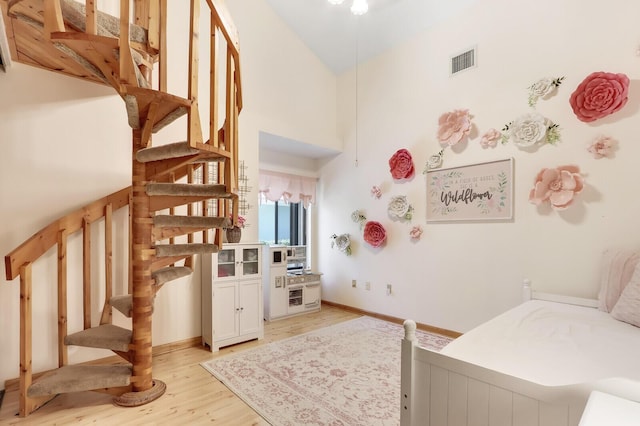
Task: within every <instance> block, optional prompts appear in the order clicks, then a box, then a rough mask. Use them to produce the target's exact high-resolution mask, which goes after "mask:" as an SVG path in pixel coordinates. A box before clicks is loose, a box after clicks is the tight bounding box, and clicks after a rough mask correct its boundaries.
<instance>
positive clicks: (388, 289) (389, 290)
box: [387, 284, 391, 296]
mask: <svg viewBox="0 0 640 426" xmlns="http://www.w3.org/2000/svg"><path fill="white" fill-rule="evenodd" d="M387 296H391V284H387Z"/></svg>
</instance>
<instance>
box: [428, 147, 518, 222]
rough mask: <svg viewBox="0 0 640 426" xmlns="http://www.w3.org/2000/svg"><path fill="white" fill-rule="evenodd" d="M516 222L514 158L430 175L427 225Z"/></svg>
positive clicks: (450, 169) (431, 171) (433, 172)
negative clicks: (462, 222)
mask: <svg viewBox="0 0 640 426" xmlns="http://www.w3.org/2000/svg"><path fill="white" fill-rule="evenodd" d="M511 219H513V158H509V159H506V160H497V161H491V162H487V163H479V164H471V165H468V166H461V167H451V168H448V169H435V170H429V171H427V222H454V221H500V220H504V221H507V220H511Z"/></svg>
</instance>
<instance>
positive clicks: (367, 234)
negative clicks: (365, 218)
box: [363, 220, 387, 248]
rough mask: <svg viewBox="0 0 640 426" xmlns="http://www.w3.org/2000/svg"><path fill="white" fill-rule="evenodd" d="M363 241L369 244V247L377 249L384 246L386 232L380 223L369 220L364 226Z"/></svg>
mask: <svg viewBox="0 0 640 426" xmlns="http://www.w3.org/2000/svg"><path fill="white" fill-rule="evenodd" d="M363 233H364V240H365V241H366V242H367V243H369V245H370V246H371V247H375V248H378V247H380V246H382V244H384V242H385V240H386V239H387V231H385V229H384V226H382V224H381V223H380V222H376V221H373V220H370V221H369V222H367V223H366V225H364V232H363Z"/></svg>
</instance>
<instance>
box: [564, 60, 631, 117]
mask: <svg viewBox="0 0 640 426" xmlns="http://www.w3.org/2000/svg"><path fill="white" fill-rule="evenodd" d="M628 94H629V77H627V76H626V75H625V74H614V73H610V72H594V73H591V74H589V75H588V76H587V77H586V78H585V79H584V80H583V81H582V83H580V84H579V85H578V87H577V88H576V90H575V91H574V92H573V93H572V94H571V97H570V98H569V103H570V104H571V108H573V112H574V113H575V115H576V117H578V120H580V121H584V122H585V123H589V122H592V121H596V120H598V119H600V118H603V117H606V116H607V115H609V114H613V113H614V112H616V111H619V110H620V109H621V108H622V107H623V106H625V105H626V104H627V100H628Z"/></svg>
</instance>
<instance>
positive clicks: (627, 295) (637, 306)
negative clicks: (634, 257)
mask: <svg viewBox="0 0 640 426" xmlns="http://www.w3.org/2000/svg"><path fill="white" fill-rule="evenodd" d="M611 316H612V317H614V318H615V319H617V320H619V321H624V322H626V323H629V324H631V325H635V326H636V327H640V263H639V264H638V265H637V266H636V269H635V272H634V273H633V276H632V277H631V280H630V281H629V284H627V286H626V287H625V288H624V291H623V292H622V294H621V295H620V299H618V303H616V305H615V306H614V307H613V309H612V310H611Z"/></svg>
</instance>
